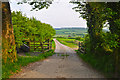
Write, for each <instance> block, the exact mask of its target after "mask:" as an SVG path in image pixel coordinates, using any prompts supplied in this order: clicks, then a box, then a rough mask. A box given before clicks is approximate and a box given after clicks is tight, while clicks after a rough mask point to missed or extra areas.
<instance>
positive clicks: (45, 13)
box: [11, 0, 86, 27]
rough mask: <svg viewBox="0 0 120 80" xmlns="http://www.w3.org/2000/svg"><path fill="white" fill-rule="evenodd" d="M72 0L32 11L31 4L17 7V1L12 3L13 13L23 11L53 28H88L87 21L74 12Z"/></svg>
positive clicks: (65, 0) (60, 1)
mask: <svg viewBox="0 0 120 80" xmlns="http://www.w3.org/2000/svg"><path fill="white" fill-rule="evenodd" d="M69 1H70V0H55V1H54V2H53V4H51V6H50V7H49V8H48V9H42V10H40V11H30V10H31V6H30V5H29V4H22V5H17V4H16V1H13V2H12V3H11V9H12V11H22V12H23V14H26V15H27V16H28V17H32V16H34V17H36V18H37V19H38V20H40V21H41V22H44V23H48V24H51V25H52V26H53V27H86V21H85V20H83V19H82V18H79V16H80V14H79V13H77V12H75V11H74V10H72V8H73V4H70V3H69Z"/></svg>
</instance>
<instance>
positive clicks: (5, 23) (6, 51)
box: [2, 2, 17, 63]
mask: <svg viewBox="0 0 120 80" xmlns="http://www.w3.org/2000/svg"><path fill="white" fill-rule="evenodd" d="M2 58H3V61H4V63H7V62H14V61H17V57H16V45H15V39H14V33H13V27H12V19H11V10H10V4H9V2H3V3H2Z"/></svg>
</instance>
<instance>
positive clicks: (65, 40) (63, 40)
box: [56, 38, 78, 48]
mask: <svg viewBox="0 0 120 80" xmlns="http://www.w3.org/2000/svg"><path fill="white" fill-rule="evenodd" d="M56 39H57V40H58V41H59V42H60V43H62V44H64V45H66V46H69V47H71V48H77V47H78V44H77V43H75V42H76V40H75V39H68V38H56Z"/></svg>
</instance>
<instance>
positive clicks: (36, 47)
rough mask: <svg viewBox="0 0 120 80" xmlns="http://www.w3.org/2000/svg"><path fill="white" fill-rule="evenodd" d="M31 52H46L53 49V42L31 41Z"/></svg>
mask: <svg viewBox="0 0 120 80" xmlns="http://www.w3.org/2000/svg"><path fill="white" fill-rule="evenodd" d="M29 47H30V52H45V51H48V50H51V49H52V41H49V40H48V41H46V42H43V43H41V42H39V41H29Z"/></svg>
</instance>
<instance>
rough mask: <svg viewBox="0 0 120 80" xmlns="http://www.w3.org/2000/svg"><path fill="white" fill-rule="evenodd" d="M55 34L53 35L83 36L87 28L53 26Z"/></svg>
mask: <svg viewBox="0 0 120 80" xmlns="http://www.w3.org/2000/svg"><path fill="white" fill-rule="evenodd" d="M55 29H56V35H55V37H68V36H69V35H70V36H71V37H77V36H81V37H83V36H84V35H85V34H86V33H87V29H85V28H55Z"/></svg>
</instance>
